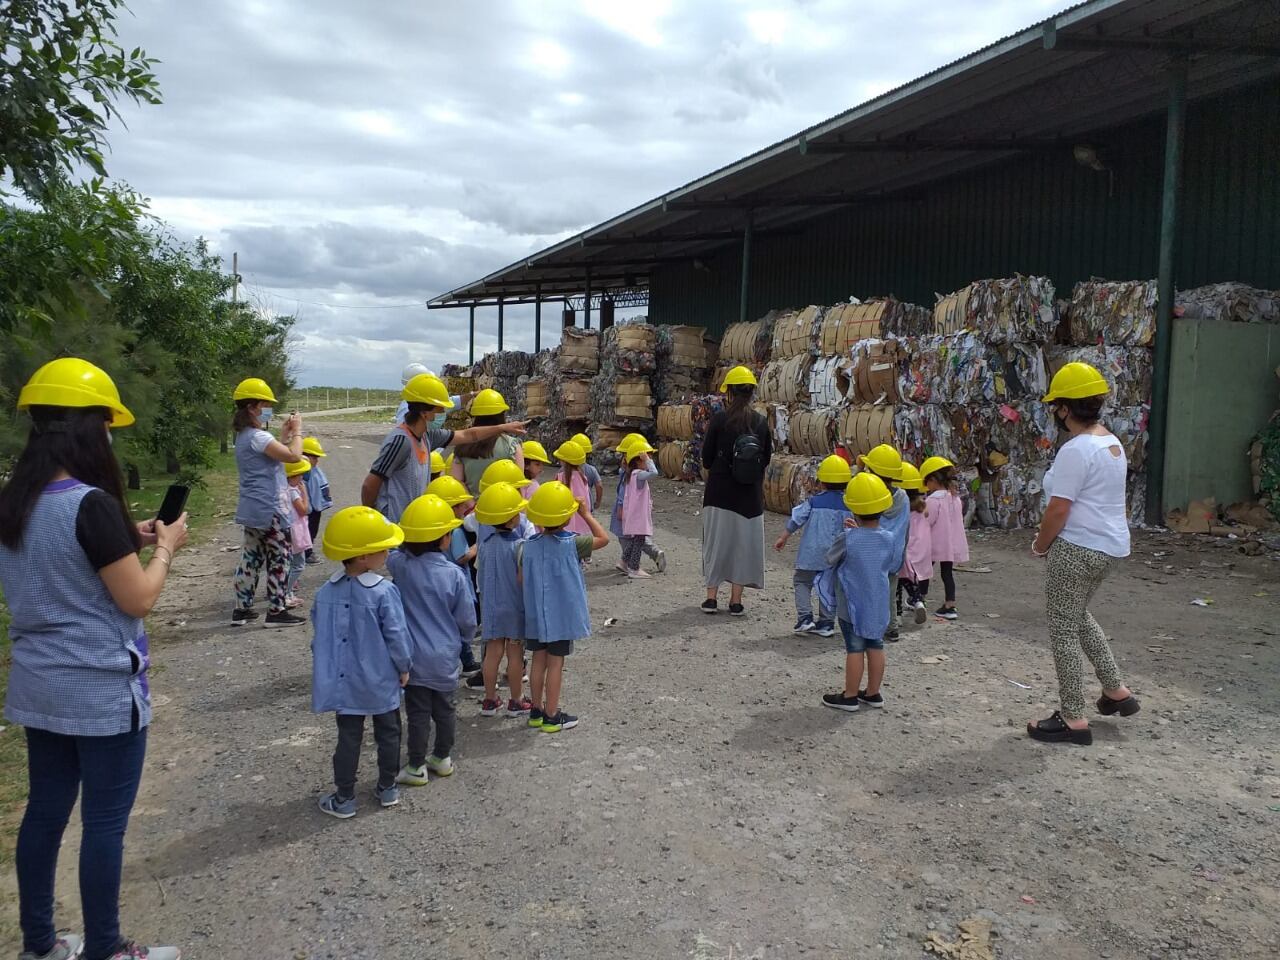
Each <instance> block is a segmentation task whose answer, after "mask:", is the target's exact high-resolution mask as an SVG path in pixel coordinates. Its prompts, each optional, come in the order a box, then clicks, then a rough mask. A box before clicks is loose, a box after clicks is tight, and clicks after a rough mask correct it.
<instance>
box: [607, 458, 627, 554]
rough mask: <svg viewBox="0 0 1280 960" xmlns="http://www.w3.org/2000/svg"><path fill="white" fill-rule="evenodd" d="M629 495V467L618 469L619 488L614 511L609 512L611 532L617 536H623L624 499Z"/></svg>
mask: <svg viewBox="0 0 1280 960" xmlns="http://www.w3.org/2000/svg"><path fill="white" fill-rule="evenodd" d="M626 496H627V468H626V467H625V466H624V467H623V468H622V469H621V470H619V471H618V490H617V493H615V494H614V499H613V513H611V514H609V532H610V533H612V534H613V535H614V536H615V537H621V536H622V501H623V500H625V499H626Z"/></svg>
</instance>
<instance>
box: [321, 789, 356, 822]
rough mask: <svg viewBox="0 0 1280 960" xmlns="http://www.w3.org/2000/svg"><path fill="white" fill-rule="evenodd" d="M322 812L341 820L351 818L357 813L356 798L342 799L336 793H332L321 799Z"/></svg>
mask: <svg viewBox="0 0 1280 960" xmlns="http://www.w3.org/2000/svg"><path fill="white" fill-rule="evenodd" d="M320 812H321V813H327V814H328V815H329V816H331V817H337V818H338V819H339V820H350V819H351V818H352V817H354V816H355V815H356V798H355V797H347V799H345V800H340V799H338V795H337V794H336V793H331V794H329V795H328V796H327V797H324V798H323V799H322V800H321V801H320Z"/></svg>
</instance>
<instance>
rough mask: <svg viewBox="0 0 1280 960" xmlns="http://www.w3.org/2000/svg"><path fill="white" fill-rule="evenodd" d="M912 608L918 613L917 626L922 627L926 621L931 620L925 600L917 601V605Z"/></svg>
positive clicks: (914, 604)
mask: <svg viewBox="0 0 1280 960" xmlns="http://www.w3.org/2000/svg"><path fill="white" fill-rule="evenodd" d="M911 607H912V609H913V610H915V612H916V624H917V625H922V624H923V623H924V622H925V621H926V620H928V619H929V611H928V610H926V609H925V606H924V601H923V600H917V601H916V602H915V603H913V604H912V605H911Z"/></svg>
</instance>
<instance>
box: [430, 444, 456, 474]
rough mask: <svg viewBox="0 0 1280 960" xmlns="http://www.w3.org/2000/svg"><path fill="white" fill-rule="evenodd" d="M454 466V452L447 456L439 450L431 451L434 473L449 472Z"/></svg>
mask: <svg viewBox="0 0 1280 960" xmlns="http://www.w3.org/2000/svg"><path fill="white" fill-rule="evenodd" d="M452 466H453V454H452V453H451V454H449V455H448V456H447V457H446V456H443V455H442V454H441V453H440V451H439V450H432V451H431V472H432V473H433V474H434V473H447V472H448V470H449V468H450V467H452Z"/></svg>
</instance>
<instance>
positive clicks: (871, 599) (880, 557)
mask: <svg viewBox="0 0 1280 960" xmlns="http://www.w3.org/2000/svg"><path fill="white" fill-rule="evenodd" d="M895 549H896V544H895V542H894V538H893V534H892V533H891V532H890V531H888V530H886V529H885V528H884V527H854V528H853V529H852V530H846V531H845V532H844V536H843V537H840V538H839V539H838V540H836V542H835V543H833V544H832V545H831V549H830V550H829V551H828V552H827V560H828V561H829V562H830V564H831V566H832V568H833V572H834V576H830V575H825V574H824V576H823V577H822V578H821V579H822V581H823V583H822V584H821V585H820V586H819V589H818V596H819V597H820V598H821V600H822V603H823V604H824V605H826V606H828V608H829V609H832V610H835V611H836V615H837V616H838V617H839V618H840V619H841V620H844V621H845V622H846V623H849V624H851V625H852V626H853V632H854V633H855V634H857V635H858V636H859V637H863V638H866V639H874V638H877V637H883V636H884V632H885V631H886V630H887V629H889V575H890V574H892V573H897V572H898V570H899V569H900V566H901V565H900V563H899V561H898V559H897V557H896V556H895V554H894V550H895ZM833 581H834V582H833ZM831 587H834V590H832V589H830V588H831Z"/></svg>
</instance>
